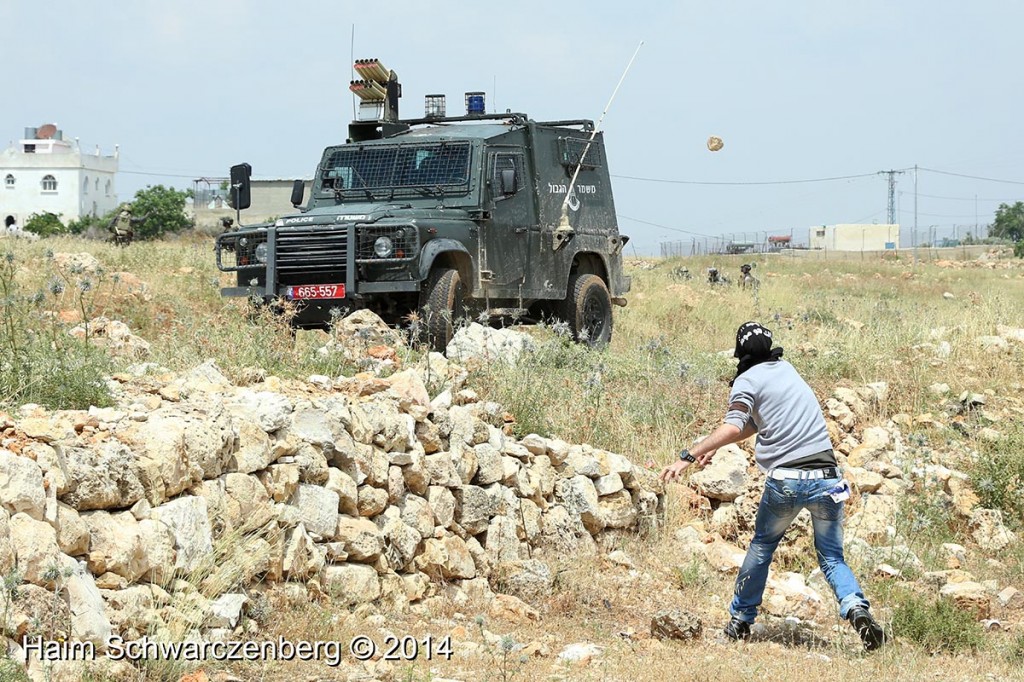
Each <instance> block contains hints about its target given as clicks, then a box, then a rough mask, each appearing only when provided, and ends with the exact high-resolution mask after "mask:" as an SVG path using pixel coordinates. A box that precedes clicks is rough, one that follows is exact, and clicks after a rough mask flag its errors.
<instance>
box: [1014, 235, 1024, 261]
mask: <svg viewBox="0 0 1024 682" xmlns="http://www.w3.org/2000/svg"><path fill="white" fill-rule="evenodd" d="M1013 257H1014V258H1024V239H1022V240H1020V241H1018V242H1016V243H1014V245H1013Z"/></svg>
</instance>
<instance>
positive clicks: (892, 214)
mask: <svg viewBox="0 0 1024 682" xmlns="http://www.w3.org/2000/svg"><path fill="white" fill-rule="evenodd" d="M878 174H879V175H888V176H889V224H890V225H895V224H896V176H897V175H902V174H903V171H901V170H887V171H878ZM915 177H916V176H915Z"/></svg>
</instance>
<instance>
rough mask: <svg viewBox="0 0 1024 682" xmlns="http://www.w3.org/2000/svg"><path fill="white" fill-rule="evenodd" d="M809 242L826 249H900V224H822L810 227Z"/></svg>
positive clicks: (818, 247)
mask: <svg viewBox="0 0 1024 682" xmlns="http://www.w3.org/2000/svg"><path fill="white" fill-rule="evenodd" d="M807 243H808V245H809V246H810V248H812V249H824V250H826V251H884V250H885V249H898V248H899V245H900V226H899V225H889V224H883V225H876V224H870V225H867V224H842V225H820V226H815V227H812V228H811V229H810V234H809V235H808V240H807Z"/></svg>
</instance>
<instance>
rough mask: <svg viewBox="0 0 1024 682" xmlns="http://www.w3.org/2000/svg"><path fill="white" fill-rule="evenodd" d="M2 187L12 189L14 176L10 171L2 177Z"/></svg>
mask: <svg viewBox="0 0 1024 682" xmlns="http://www.w3.org/2000/svg"><path fill="white" fill-rule="evenodd" d="M4 187H6V188H7V189H14V176H13V175H11V174H10V173H8V174H7V177H6V178H4Z"/></svg>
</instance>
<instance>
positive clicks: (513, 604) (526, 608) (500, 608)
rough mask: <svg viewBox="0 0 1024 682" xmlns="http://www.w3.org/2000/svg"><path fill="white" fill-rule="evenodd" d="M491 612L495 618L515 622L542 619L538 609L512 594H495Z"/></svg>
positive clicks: (523, 622) (522, 622)
mask: <svg viewBox="0 0 1024 682" xmlns="http://www.w3.org/2000/svg"><path fill="white" fill-rule="evenodd" d="M489 612H490V615H491V616H492V617H493V618H498V619H501V620H507V621H511V622H513V623H521V624H526V623H531V622H536V621H539V620H540V612H538V611H537V609H535V608H533V607H532V606H530V605H529V604H527V603H526V602H524V601H523V600H522V599H519V598H518V597H513V596H512V595H510V594H496V595H494V599H493V600H491V606H490V608H489Z"/></svg>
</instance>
